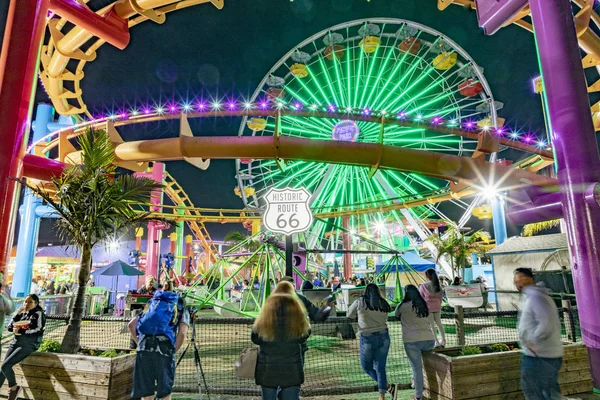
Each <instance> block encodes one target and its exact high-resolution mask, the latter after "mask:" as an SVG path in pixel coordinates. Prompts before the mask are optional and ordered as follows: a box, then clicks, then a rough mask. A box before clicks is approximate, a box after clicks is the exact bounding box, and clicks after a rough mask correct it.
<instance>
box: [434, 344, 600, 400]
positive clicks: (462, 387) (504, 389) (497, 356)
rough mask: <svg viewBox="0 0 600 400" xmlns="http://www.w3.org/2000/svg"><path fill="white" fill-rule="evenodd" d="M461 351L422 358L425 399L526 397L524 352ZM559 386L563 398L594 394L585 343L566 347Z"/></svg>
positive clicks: (441, 352)
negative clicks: (522, 379) (463, 353)
mask: <svg viewBox="0 0 600 400" xmlns="http://www.w3.org/2000/svg"><path fill="white" fill-rule="evenodd" d="M480 347H485V346H480ZM459 351H460V348H449V349H443V350H439V351H436V352H434V353H430V354H424V355H423V369H424V372H425V393H424V396H425V398H428V399H442V400H446V399H475V398H477V399H488V400H491V399H524V398H525V397H524V396H523V393H522V392H521V383H520V372H521V371H520V370H521V351H516V350H515V351H509V352H503V353H489V354H477V355H472V356H458V354H459ZM452 356H454V357H452ZM559 383H560V386H561V389H562V394H563V395H571V394H577V393H586V392H587V393H589V392H591V391H592V389H593V387H592V377H591V375H590V363H589V359H588V352H587V348H586V347H585V346H584V345H583V344H569V345H566V346H565V355H564V358H563V366H562V369H561V370H560V374H559Z"/></svg>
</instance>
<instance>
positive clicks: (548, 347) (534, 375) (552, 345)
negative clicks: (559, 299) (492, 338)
mask: <svg viewBox="0 0 600 400" xmlns="http://www.w3.org/2000/svg"><path fill="white" fill-rule="evenodd" d="M514 284H515V287H516V288H517V290H518V291H519V292H521V293H522V294H523V295H524V296H522V301H521V311H520V314H519V321H518V331H519V341H520V343H521V350H522V356H521V389H522V390H523V394H524V395H525V398H526V399H527V400H538V399H544V400H550V399H560V398H561V394H560V385H559V384H558V371H559V370H560V368H561V366H562V357H563V354H564V348H563V343H562V338H561V332H560V330H561V326H560V318H559V316H558V310H557V308H556V304H554V300H552V298H551V297H550V296H548V294H547V292H546V290H545V288H544V287H543V285H541V284H539V285H536V283H535V278H534V277H533V272H532V271H531V269H529V268H517V269H516V270H515V273H514Z"/></svg>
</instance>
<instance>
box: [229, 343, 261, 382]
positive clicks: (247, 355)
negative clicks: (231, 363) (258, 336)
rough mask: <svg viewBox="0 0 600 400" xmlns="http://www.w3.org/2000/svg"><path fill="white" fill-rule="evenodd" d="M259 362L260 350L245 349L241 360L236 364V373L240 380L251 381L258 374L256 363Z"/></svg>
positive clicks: (253, 348)
mask: <svg viewBox="0 0 600 400" xmlns="http://www.w3.org/2000/svg"><path fill="white" fill-rule="evenodd" d="M257 360H258V348H256V347H252V348H248V349H244V350H243V351H242V354H241V355H240V359H239V360H238V361H236V363H235V373H236V375H237V376H238V378H241V379H251V378H254V374H255V373H256V361H257Z"/></svg>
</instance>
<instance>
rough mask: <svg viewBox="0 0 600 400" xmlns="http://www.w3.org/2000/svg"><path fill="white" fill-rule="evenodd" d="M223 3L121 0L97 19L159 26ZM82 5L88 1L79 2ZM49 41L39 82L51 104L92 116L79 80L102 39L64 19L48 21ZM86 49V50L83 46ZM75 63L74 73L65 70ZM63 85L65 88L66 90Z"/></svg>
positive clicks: (220, 0) (67, 111) (65, 112)
mask: <svg viewBox="0 0 600 400" xmlns="http://www.w3.org/2000/svg"><path fill="white" fill-rule="evenodd" d="M223 1H224V0H120V1H116V2H115V3H113V4H110V5H108V6H106V7H103V8H102V9H100V10H98V11H97V12H96V13H97V14H98V15H100V16H104V15H107V14H108V13H109V12H111V11H115V12H116V14H117V15H118V16H119V17H121V18H123V19H125V20H126V21H127V24H128V27H129V28H132V27H133V26H135V25H137V24H140V23H142V22H146V21H153V22H155V23H157V24H162V23H163V22H164V21H165V14H167V13H169V12H171V11H176V10H181V9H184V8H187V7H192V6H195V5H199V4H204V3H212V4H213V5H214V6H215V7H217V8H218V9H221V8H223ZM79 2H80V3H82V4H85V3H88V2H89V0H80V1H79ZM47 25H48V31H49V33H50V35H48V41H47V42H46V43H45V44H44V45H43V47H42V53H41V62H40V71H39V75H40V79H41V81H42V83H43V85H44V87H45V89H46V92H47V93H48V96H49V97H50V100H51V101H52V105H53V106H54V108H55V110H56V112H58V113H59V114H61V115H75V116H77V115H79V114H86V115H87V116H88V117H91V116H92V115H91V114H90V112H89V111H88V109H87V106H86V105H85V103H84V101H83V97H82V95H83V92H82V89H81V81H82V79H83V77H84V71H83V69H84V67H85V66H86V64H87V63H88V62H91V61H94V60H95V59H96V50H98V48H100V47H101V46H102V45H103V44H104V43H106V42H105V41H104V40H102V39H99V38H97V37H95V36H93V35H92V34H91V33H89V32H87V31H86V30H84V29H83V28H81V27H79V26H71V25H67V20H66V19H64V18H50V19H48V23H47ZM66 26H71V27H70V28H68V29H67V28H65V27H66ZM84 46H87V47H86V48H85V51H84V50H82V47H84ZM72 62H76V63H77V64H76V67H75V70H74V71H73V70H69V69H67V66H68V65H69V64H71V63H72ZM65 83H66V84H67V86H68V88H67V87H65Z"/></svg>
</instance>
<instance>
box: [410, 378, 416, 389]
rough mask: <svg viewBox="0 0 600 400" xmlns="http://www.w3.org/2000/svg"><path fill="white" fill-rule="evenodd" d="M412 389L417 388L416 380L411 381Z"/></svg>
mask: <svg viewBox="0 0 600 400" xmlns="http://www.w3.org/2000/svg"><path fill="white" fill-rule="evenodd" d="M410 388H411V389H414V388H415V380H414V379H411V381H410Z"/></svg>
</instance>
